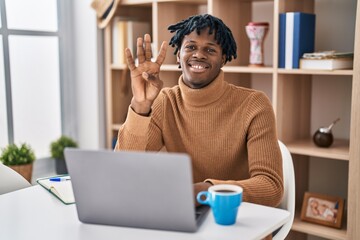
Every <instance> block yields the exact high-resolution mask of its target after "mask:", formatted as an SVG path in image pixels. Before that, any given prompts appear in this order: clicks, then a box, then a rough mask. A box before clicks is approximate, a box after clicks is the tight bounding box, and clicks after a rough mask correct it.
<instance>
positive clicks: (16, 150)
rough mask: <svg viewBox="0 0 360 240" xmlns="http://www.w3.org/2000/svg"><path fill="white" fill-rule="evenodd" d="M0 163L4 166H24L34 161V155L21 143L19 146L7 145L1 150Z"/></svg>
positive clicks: (27, 146) (29, 148)
mask: <svg viewBox="0 0 360 240" xmlns="http://www.w3.org/2000/svg"><path fill="white" fill-rule="evenodd" d="M0 161H1V162H3V163H4V164H5V165H8V166H13V165H24V164H29V163H33V162H34V161H35V154H34V151H33V149H32V148H31V147H30V145H28V144H26V143H22V144H21V145H20V146H17V145H16V144H14V143H13V144H9V145H8V146H7V147H5V148H3V149H2V153H1V156H0Z"/></svg>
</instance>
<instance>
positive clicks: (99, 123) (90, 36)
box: [72, 0, 104, 149]
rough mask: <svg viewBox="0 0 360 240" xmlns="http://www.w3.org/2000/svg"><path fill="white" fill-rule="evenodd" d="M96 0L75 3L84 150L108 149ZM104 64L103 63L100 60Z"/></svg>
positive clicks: (79, 129)
mask: <svg viewBox="0 0 360 240" xmlns="http://www.w3.org/2000/svg"><path fill="white" fill-rule="evenodd" d="M91 2H92V0H75V1H73V3H72V4H73V22H74V49H75V54H74V55H75V68H74V69H75V70H74V72H75V81H76V93H75V98H76V112H77V117H78V122H77V138H78V141H79V145H80V147H82V148H92V149H96V148H101V147H103V146H104V126H103V123H104V121H103V118H104V114H103V107H102V106H101V103H102V100H101V99H102V96H101V93H102V92H103V91H101V84H100V85H99V83H101V82H102V79H100V80H99V77H98V64H99V63H98V60H97V58H98V56H97V51H98V49H97V27H96V15H95V11H94V10H93V9H92V8H91V7H90V4H91ZM100 63H101V61H100Z"/></svg>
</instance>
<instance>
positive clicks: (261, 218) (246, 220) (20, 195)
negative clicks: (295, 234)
mask: <svg viewBox="0 0 360 240" xmlns="http://www.w3.org/2000/svg"><path fill="white" fill-rule="evenodd" d="M154 217H155V216H154ZM289 217H290V213H289V212H288V211H285V210H281V209H276V208H269V207H264V206H261V205H256V204H251V203H243V204H242V205H241V207H240V208H239V212H238V219H237V223H236V224H235V225H232V226H220V225H217V224H216V223H215V222H214V219H213V216H212V213H211V212H210V213H209V214H208V216H207V218H206V219H205V221H204V222H203V224H202V225H201V227H200V228H199V230H198V231H197V232H196V233H181V232H171V231H158V230H146V229H138V228H125V227H115V226H102V225H92V224H84V223H81V222H80V221H79V220H78V216H77V211H76V206H75V205H74V204H73V205H64V204H63V203H61V202H60V201H59V200H58V199H56V198H55V197H54V196H53V195H51V194H50V193H48V192H47V191H46V190H45V189H43V188H42V187H40V186H33V187H30V188H26V189H22V190H19V191H16V192H12V193H8V194H4V195H0V239H4V240H5V239H6V240H23V239H37V240H49V239H51V240H57V239H59V240H64V239H66V240H72V239H76V240H78V239H79V240H81V239H83V240H95V239H99V240H100V239H101V240H102V239H106V240H111V239H117V240H118V239H124V240H133V239H141V240H152V239H154V240H202V239H203V240H212V239H214V240H215V239H216V240H220V239H221V240H227V239H229V240H230V239H231V240H235V239H241V240H250V239H261V238H264V237H265V236H267V235H268V234H270V233H271V232H273V231H274V230H276V229H277V228H279V227H280V226H282V225H283V224H284V223H285V222H286V221H287V220H288V219H289Z"/></svg>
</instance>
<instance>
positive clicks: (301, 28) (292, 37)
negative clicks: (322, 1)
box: [279, 12, 315, 69]
mask: <svg viewBox="0 0 360 240" xmlns="http://www.w3.org/2000/svg"><path fill="white" fill-rule="evenodd" d="M279 21H280V22H279V28H280V29H279V68H286V69H293V68H299V60H300V58H301V56H302V55H303V54H304V53H308V52H313V51H314V42H315V14H312V13H303V12H286V13H281V14H280V16H279Z"/></svg>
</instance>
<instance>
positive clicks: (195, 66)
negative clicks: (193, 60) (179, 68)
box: [191, 65, 204, 69]
mask: <svg viewBox="0 0 360 240" xmlns="http://www.w3.org/2000/svg"><path fill="white" fill-rule="evenodd" d="M191 67H193V68H196V69H203V68H204V66H200V65H192V66H191Z"/></svg>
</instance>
